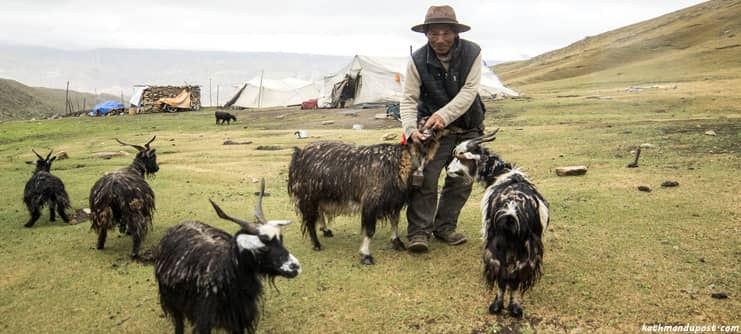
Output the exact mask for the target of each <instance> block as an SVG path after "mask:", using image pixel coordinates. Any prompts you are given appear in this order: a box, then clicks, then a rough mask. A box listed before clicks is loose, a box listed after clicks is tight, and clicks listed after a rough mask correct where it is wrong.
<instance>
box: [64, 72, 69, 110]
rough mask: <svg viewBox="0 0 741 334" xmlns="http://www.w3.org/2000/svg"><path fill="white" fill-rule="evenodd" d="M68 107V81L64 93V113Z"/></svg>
mask: <svg viewBox="0 0 741 334" xmlns="http://www.w3.org/2000/svg"><path fill="white" fill-rule="evenodd" d="M68 106H69V80H67V89H66V90H65V91H64V113H65V114H66V113H67V112H68V109H67V107H68Z"/></svg>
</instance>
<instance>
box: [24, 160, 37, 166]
mask: <svg viewBox="0 0 741 334" xmlns="http://www.w3.org/2000/svg"><path fill="white" fill-rule="evenodd" d="M26 165H31V166H33V165H36V162H34V161H26Z"/></svg>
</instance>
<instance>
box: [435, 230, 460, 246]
mask: <svg viewBox="0 0 741 334" xmlns="http://www.w3.org/2000/svg"><path fill="white" fill-rule="evenodd" d="M435 238H437V239H440V240H442V241H445V242H447V243H448V245H451V246H455V245H460V244H463V243H465V242H466V236H465V235H463V234H461V233H458V232H455V231H447V232H440V233H435Z"/></svg>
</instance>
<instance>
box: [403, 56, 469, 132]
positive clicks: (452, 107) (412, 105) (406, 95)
mask: <svg viewBox="0 0 741 334" xmlns="http://www.w3.org/2000/svg"><path fill="white" fill-rule="evenodd" d="M438 59H440V57H438ZM440 63H441V64H442V65H443V67H445V70H446V71H447V70H448V65H449V63H450V61H449V60H448V61H444V59H440ZM480 83H481V53H480V52H479V54H478V56H476V59H475V60H474V61H473V65H472V66H471V71H470V72H469V73H468V76H466V82H465V83H463V87H462V88H461V90H460V91H459V92H458V94H456V96H455V97H454V98H453V99H452V100H450V102H448V104H446V105H445V106H443V107H442V108H440V109H439V110H437V111H435V114H438V115H439V116H440V117H442V119H443V120H444V121H445V126H448V125H449V124H450V123H452V122H454V121H455V120H456V119H458V117H461V116H462V115H463V114H465V113H466V111H468V108H470V107H471V105H472V104H473V101H474V100H475V99H476V94H478V92H479V85H480ZM421 87H422V81H421V79H420V77H419V72H418V71H417V67H416V66H415V65H414V60H413V59H411V58H410V59H409V64H408V65H407V70H406V81H405V82H404V87H403V90H402V97H401V103H400V105H399V113H400V115H401V127H402V130H403V131H404V134H405V135H406V136H407V138H409V136H410V135H411V133H412V131H414V130H416V129H417V103H418V102H419V95H420V91H421Z"/></svg>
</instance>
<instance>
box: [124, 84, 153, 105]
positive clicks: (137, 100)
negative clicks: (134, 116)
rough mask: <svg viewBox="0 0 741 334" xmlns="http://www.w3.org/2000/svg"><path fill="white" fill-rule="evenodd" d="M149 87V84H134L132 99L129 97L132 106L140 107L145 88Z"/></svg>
mask: <svg viewBox="0 0 741 334" xmlns="http://www.w3.org/2000/svg"><path fill="white" fill-rule="evenodd" d="M147 88H149V86H134V94H133V95H131V99H129V104H131V106H132V107H139V105H140V104H141V100H142V95H143V94H144V90H146V89H147Z"/></svg>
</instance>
